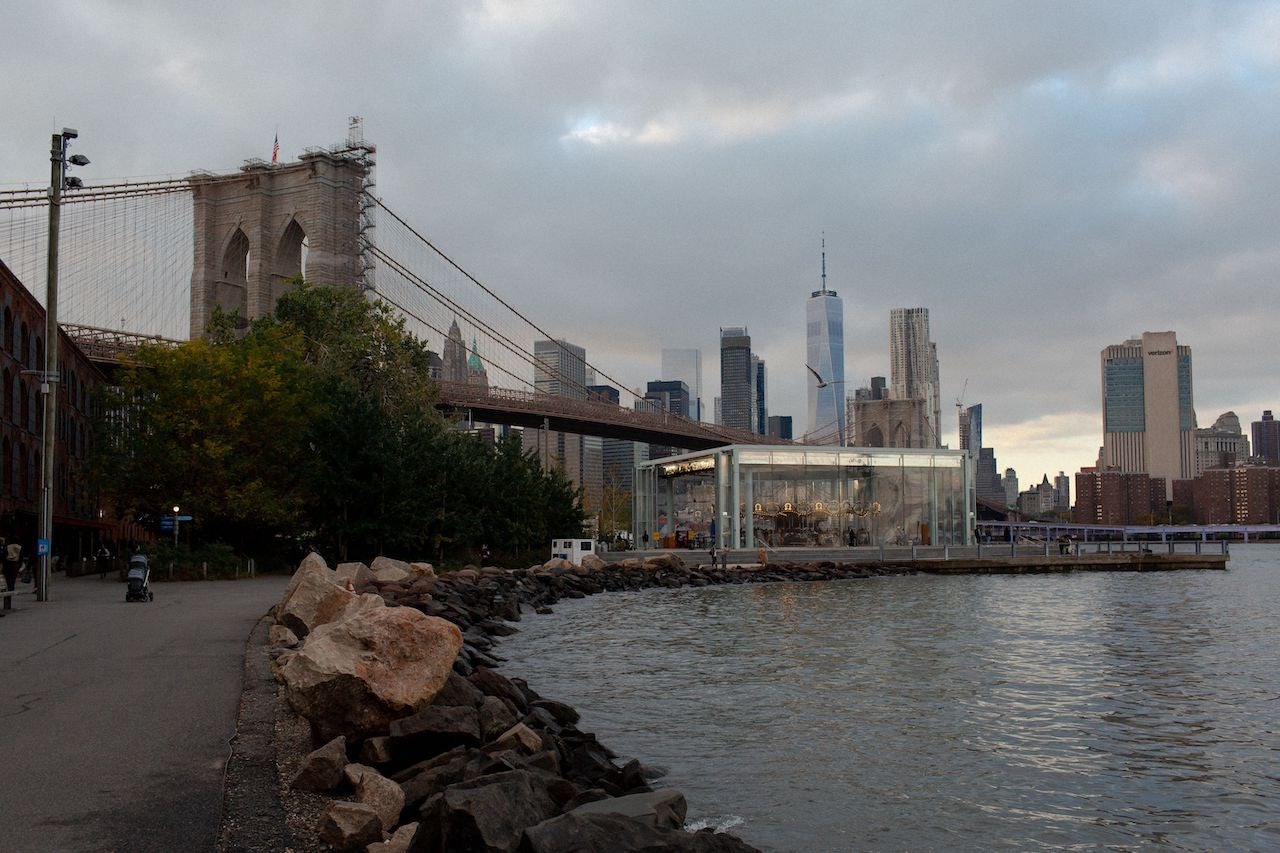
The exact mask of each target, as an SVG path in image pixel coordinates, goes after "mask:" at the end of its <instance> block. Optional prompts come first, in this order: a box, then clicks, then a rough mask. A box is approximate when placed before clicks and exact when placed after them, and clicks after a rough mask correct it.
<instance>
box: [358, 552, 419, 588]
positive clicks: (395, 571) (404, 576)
mask: <svg viewBox="0 0 1280 853" xmlns="http://www.w3.org/2000/svg"><path fill="white" fill-rule="evenodd" d="M369 571H371V572H373V577H374V580H378V581H382V582H384V583H401V582H404V583H409V582H411V581H412V580H413V579H414V578H415V577H417V574H416V573H415V572H414V571H413V569H412V568H410V566H409V564H408V563H406V562H405V561H404V560H393V559H391V558H390V557H375V558H374V560H373V564H372V565H371V566H369Z"/></svg>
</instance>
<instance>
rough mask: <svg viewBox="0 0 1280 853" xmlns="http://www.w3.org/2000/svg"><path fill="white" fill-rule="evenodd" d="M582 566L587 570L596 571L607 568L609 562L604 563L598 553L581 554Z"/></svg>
mask: <svg viewBox="0 0 1280 853" xmlns="http://www.w3.org/2000/svg"><path fill="white" fill-rule="evenodd" d="M582 568H584V569H586V570H587V571H589V572H598V571H600V570H601V569H607V568H609V564H608V563H606V562H605V561H604V560H602V559H600V555H599V554H583V555H582Z"/></svg>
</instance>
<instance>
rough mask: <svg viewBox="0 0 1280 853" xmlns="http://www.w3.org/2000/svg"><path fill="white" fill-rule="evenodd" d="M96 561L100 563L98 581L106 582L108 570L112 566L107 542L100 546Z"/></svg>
mask: <svg viewBox="0 0 1280 853" xmlns="http://www.w3.org/2000/svg"><path fill="white" fill-rule="evenodd" d="M94 559H96V560H97V561H98V580H100V581H104V580H106V579H107V569H108V568H109V567H110V566H111V552H110V551H109V550H107V543H106V542H103V543H102V544H101V545H99V546H98V553H97V555H96V556H95V557H94Z"/></svg>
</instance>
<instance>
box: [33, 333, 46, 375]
mask: <svg viewBox="0 0 1280 853" xmlns="http://www.w3.org/2000/svg"><path fill="white" fill-rule="evenodd" d="M35 369H36V370H44V337H43V336H41V335H40V334H39V333H37V334H36V363H35Z"/></svg>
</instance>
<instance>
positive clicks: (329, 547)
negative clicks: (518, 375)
mask: <svg viewBox="0 0 1280 853" xmlns="http://www.w3.org/2000/svg"><path fill="white" fill-rule="evenodd" d="M235 327H236V322H235V318H234V316H229V315H225V314H220V313H218V312H215V317H214V320H213V322H212V323H211V330H212V331H211V335H210V337H209V338H207V339H203V340H197V341H192V342H190V343H187V344H183V345H182V346H180V347H177V348H174V349H170V348H163V347H158V346H157V347H146V348H144V349H143V351H142V352H141V353H140V355H139V359H138V363H137V364H136V365H133V366H132V367H129V368H128V369H126V370H124V371H123V374H122V376H121V378H120V385H119V387H118V388H116V389H111V390H110V391H109V392H107V393H106V394H105V395H104V398H103V400H102V405H100V406H99V411H100V412H102V413H103V415H102V416H101V418H100V422H99V424H98V430H99V431H98V435H99V436H100V438H99V440H98V441H97V442H96V448H95V456H94V459H93V470H94V472H95V475H96V477H97V481H98V484H99V485H100V487H101V488H102V490H103V492H104V494H105V496H106V497H107V498H108V499H109V500H110V501H111V502H112V504H113V506H115V507H116V508H117V509H118V510H120V511H122V512H130V513H132V514H134V515H135V516H136V517H138V518H139V519H140V520H146V519H155V518H157V517H158V516H160V515H162V514H166V513H168V512H170V511H171V510H172V507H173V506H175V505H177V506H180V507H182V513H183V514H190V515H193V516H195V522H194V524H193V525H192V527H191V528H188V529H184V536H185V534H186V533H187V532H190V533H192V534H193V535H194V536H196V537H198V538H199V539H200V540H203V541H206V542H208V541H222V542H227V543H230V544H231V545H232V546H234V548H235V549H236V550H237V551H239V552H240V553H243V554H251V555H262V556H266V555H268V554H273V553H274V554H278V553H280V552H281V550H282V548H281V546H282V542H293V543H302V542H304V541H305V542H307V543H310V544H315V545H316V546H318V547H319V548H320V549H321V550H322V551H323V552H327V553H328V554H330V555H331V556H332V557H335V558H337V559H365V560H367V559H371V558H372V557H373V556H376V555H378V554H389V555H395V556H399V557H406V558H410V559H420V558H425V559H433V560H436V561H440V562H443V561H446V560H450V559H468V558H470V557H471V556H472V555H474V553H475V551H476V549H477V548H478V546H479V544H480V543H481V542H487V543H488V544H490V546H491V547H492V549H493V551H494V553H495V556H498V557H500V558H502V557H505V558H508V559H526V558H528V557H529V556H531V555H533V554H539V555H540V554H541V553H542V551H543V549H545V547H546V545H547V542H548V541H549V540H550V539H551V538H553V537H556V536H570V535H577V534H578V533H579V532H580V530H581V524H582V518H583V512H582V496H581V494H580V492H579V491H578V490H576V489H575V488H574V487H573V486H572V484H571V483H569V482H568V480H567V479H566V478H565V477H564V475H563V474H562V473H560V472H551V473H545V472H543V471H542V470H541V469H540V467H539V465H538V461H537V457H536V455H535V454H531V453H529V454H526V453H524V452H523V451H522V450H521V448H520V443H519V441H518V440H514V439H512V440H508V441H506V442H502V443H500V444H499V445H498V446H497V447H489V446H486V445H483V444H481V443H480V442H478V441H476V440H474V439H473V438H472V437H470V436H468V435H465V434H463V433H460V432H458V431H456V430H454V429H452V428H451V425H450V424H449V423H448V422H447V421H445V420H444V419H443V418H442V417H441V415H440V414H439V413H438V411H437V409H436V407H435V405H434V404H435V400H436V389H435V386H434V383H433V382H431V381H430V380H429V379H428V378H427V367H428V351H427V347H426V345H425V343H424V342H422V341H419V340H417V339H416V338H414V337H413V336H412V335H410V334H408V333H407V332H406V330H405V328H404V323H403V321H402V320H400V319H398V318H397V317H395V316H394V314H393V313H392V311H391V309H390V308H389V307H388V306H386V305H385V304H383V303H381V302H371V301H369V300H367V299H365V298H364V297H363V296H361V295H360V294H359V293H357V292H355V291H354V290H343V289H337V288H322V287H312V286H309V285H307V284H305V283H302V282H297V287H296V288H294V289H293V290H291V291H290V292H289V293H287V294H286V295H285V296H283V297H282V298H281V299H280V301H279V303H278V305H277V308H276V311H275V314H274V315H273V316H271V317H268V318H264V319H262V320H258V321H255V322H253V323H252V324H250V326H249V328H248V329H247V330H246V331H245V332H244V334H243V336H242V337H240V338H239V339H237V338H236V337H235V331H234V330H235Z"/></svg>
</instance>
